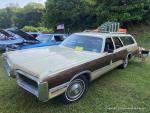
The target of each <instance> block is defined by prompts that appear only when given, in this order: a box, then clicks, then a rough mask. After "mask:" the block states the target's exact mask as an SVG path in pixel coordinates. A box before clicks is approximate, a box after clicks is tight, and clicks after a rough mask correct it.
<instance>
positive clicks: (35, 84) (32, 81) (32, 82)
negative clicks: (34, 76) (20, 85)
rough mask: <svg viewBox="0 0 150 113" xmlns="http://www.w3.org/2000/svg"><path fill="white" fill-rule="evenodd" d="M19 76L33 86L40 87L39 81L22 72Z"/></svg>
mask: <svg viewBox="0 0 150 113" xmlns="http://www.w3.org/2000/svg"><path fill="white" fill-rule="evenodd" d="M19 78H20V79H21V80H22V81H24V82H26V83H27V84H29V85H31V86H34V87H38V84H37V82H35V81H34V80H31V79H29V78H27V77H26V76H24V75H22V74H19Z"/></svg>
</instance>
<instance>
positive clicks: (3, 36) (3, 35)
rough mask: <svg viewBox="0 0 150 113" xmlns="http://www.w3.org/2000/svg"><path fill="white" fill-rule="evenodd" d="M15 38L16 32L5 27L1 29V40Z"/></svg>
mask: <svg viewBox="0 0 150 113" xmlns="http://www.w3.org/2000/svg"><path fill="white" fill-rule="evenodd" d="M11 39H15V37H14V34H12V33H10V32H9V31H7V30H5V29H0V40H11Z"/></svg>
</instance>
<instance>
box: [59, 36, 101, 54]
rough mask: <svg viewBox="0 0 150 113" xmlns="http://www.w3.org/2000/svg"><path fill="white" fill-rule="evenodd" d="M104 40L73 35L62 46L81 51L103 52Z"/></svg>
mask: <svg viewBox="0 0 150 113" xmlns="http://www.w3.org/2000/svg"><path fill="white" fill-rule="evenodd" d="M102 42H103V40H102V38H96V37H91V36H82V35H76V34H73V35H71V36H69V37H68V38H67V39H66V40H64V41H63V42H62V44H61V45H62V46H65V47H69V48H73V49H75V50H79V51H91V52H101V49H102Z"/></svg>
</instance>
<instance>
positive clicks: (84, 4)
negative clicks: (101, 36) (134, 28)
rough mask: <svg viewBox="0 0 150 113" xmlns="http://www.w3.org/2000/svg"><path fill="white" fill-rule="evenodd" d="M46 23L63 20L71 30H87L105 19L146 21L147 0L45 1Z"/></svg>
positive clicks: (147, 15)
mask: <svg viewBox="0 0 150 113" xmlns="http://www.w3.org/2000/svg"><path fill="white" fill-rule="evenodd" d="M46 11H47V12H46V14H45V20H46V22H47V26H53V27H55V26H56V25H57V24H59V23H65V25H66V27H67V28H68V27H69V28H71V29H76V28H78V29H86V28H93V27H96V26H99V25H100V24H101V23H103V22H106V21H119V22H120V23H122V24H124V25H125V24H129V23H134V22H139V21H144V20H149V15H150V0H47V2H46Z"/></svg>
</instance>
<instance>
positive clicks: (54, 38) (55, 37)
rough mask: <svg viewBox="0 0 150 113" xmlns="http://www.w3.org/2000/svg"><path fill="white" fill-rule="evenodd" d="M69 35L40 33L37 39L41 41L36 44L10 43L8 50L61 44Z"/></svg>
mask: <svg viewBox="0 0 150 113" xmlns="http://www.w3.org/2000/svg"><path fill="white" fill-rule="evenodd" d="M67 37H68V35H67V34H40V35H39V36H38V37H37V38H36V40H38V41H39V43H36V44H22V45H17V44H16V45H10V46H8V47H7V51H14V50H22V49H30V48H37V47H44V46H53V45H59V44H60V43H61V42H62V41H63V40H64V39H66V38H67Z"/></svg>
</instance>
